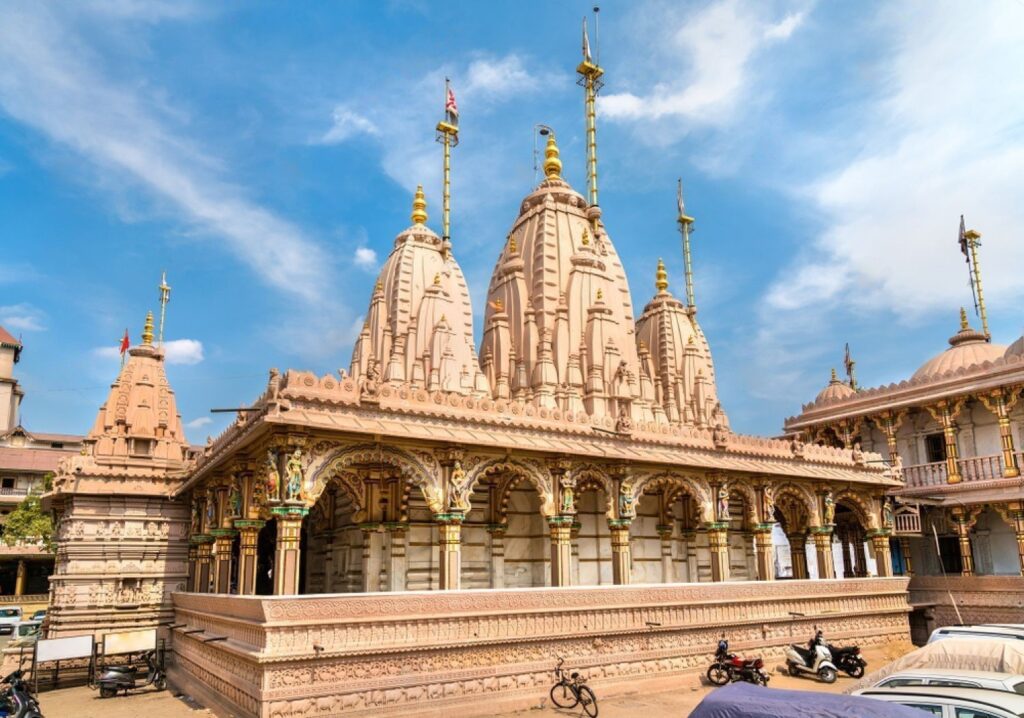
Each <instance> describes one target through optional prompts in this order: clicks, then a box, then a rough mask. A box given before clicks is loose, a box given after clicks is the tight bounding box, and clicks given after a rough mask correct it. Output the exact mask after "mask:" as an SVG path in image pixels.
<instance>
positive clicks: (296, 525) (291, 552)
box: [270, 505, 309, 596]
mask: <svg viewBox="0 0 1024 718" xmlns="http://www.w3.org/2000/svg"><path fill="white" fill-rule="evenodd" d="M270 513H272V514H273V515H274V517H275V518H276V519H277V546H276V548H275V550H274V595H275V596H294V595H296V594H298V592H299V577H300V576H301V568H302V556H301V552H300V544H301V542H302V519H303V518H305V516H306V514H308V513H309V509H307V508H306V507H305V506H295V505H291V506H289V505H283V506H275V507H274V508H272V509H270Z"/></svg>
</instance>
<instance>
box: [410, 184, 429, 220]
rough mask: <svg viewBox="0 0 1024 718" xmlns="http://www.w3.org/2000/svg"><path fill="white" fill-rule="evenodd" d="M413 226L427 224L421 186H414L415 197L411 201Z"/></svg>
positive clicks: (424, 198)
mask: <svg viewBox="0 0 1024 718" xmlns="http://www.w3.org/2000/svg"><path fill="white" fill-rule="evenodd" d="M411 217H412V222H413V224H426V223H427V198H426V197H425V196H424V195H423V185H421V184H418V185H416V196H415V197H413V199H412V215H411Z"/></svg>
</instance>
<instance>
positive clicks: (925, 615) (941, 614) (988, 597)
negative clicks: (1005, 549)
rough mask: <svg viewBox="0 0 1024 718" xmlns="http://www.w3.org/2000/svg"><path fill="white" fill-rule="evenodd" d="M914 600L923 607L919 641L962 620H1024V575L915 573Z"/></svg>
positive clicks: (913, 601)
mask: <svg viewBox="0 0 1024 718" xmlns="http://www.w3.org/2000/svg"><path fill="white" fill-rule="evenodd" d="M910 602H911V603H912V604H914V605H917V606H921V607H922V609H921V611H919V614H920V616H919V619H918V620H917V622H916V624H917V625H915V628H917V629H918V630H917V631H916V633H918V634H919V635H915V637H914V638H915V642H917V641H918V640H920V637H921V636H923V640H924V641H927V640H928V635H930V634H931V632H932V631H934V630H935V629H936V628H940V627H942V626H955V625H957V624H959V623H961V622H963V623H1024V576H945V577H944V576H914V577H913V578H912V579H910ZM954 605H955V606H956V607H955V608H954ZM922 642H923V641H922Z"/></svg>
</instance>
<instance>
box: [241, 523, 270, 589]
mask: <svg viewBox="0 0 1024 718" xmlns="http://www.w3.org/2000/svg"><path fill="white" fill-rule="evenodd" d="M264 524H266V521H260V520H258V519H235V528H236V529H238V595H240V596H254V595H256V559H257V554H256V546H257V544H258V542H259V535H260V529H262V528H263V526H264Z"/></svg>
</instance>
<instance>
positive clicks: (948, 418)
mask: <svg viewBox="0 0 1024 718" xmlns="http://www.w3.org/2000/svg"><path fill="white" fill-rule="evenodd" d="M965 401H967V397H966V396H961V397H959V398H957V399H943V400H941V401H939V402H938V403H937V404H934V405H931V406H926V407H925V409H927V410H928V413H929V414H931V415H932V418H933V419H935V421H936V422H937V423H938V424H939V426H941V427H942V435H943V436H944V437H945V439H946V483H948V484H959V483H960V482H961V481H962V480H963V478H962V477H961V476H960V452H959V450H958V449H957V446H956V423H955V422H956V417H957V415H958V414H959V413H960V410H961V409H962V408H963V406H964V402H965Z"/></svg>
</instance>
